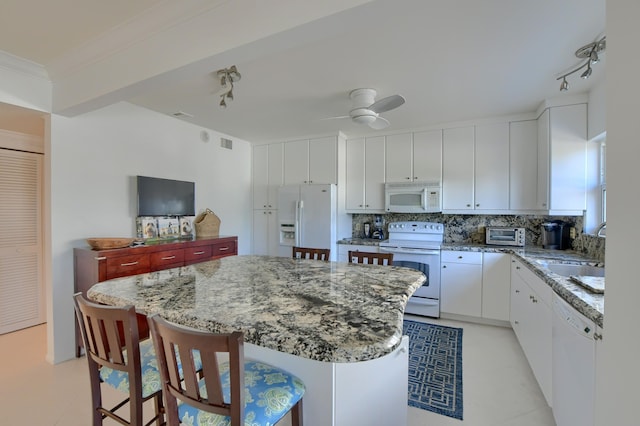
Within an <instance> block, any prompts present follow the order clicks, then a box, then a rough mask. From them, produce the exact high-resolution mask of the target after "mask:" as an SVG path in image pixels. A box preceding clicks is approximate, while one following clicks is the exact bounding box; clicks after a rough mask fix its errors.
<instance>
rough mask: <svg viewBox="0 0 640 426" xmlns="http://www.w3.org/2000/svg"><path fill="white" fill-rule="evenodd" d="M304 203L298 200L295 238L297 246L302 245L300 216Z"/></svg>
mask: <svg viewBox="0 0 640 426" xmlns="http://www.w3.org/2000/svg"><path fill="white" fill-rule="evenodd" d="M301 204H302V202H301V201H296V223H295V233H296V238H295V244H296V246H298V247H300V223H301V222H300V216H301V214H300V213H301V212H300V205H301Z"/></svg>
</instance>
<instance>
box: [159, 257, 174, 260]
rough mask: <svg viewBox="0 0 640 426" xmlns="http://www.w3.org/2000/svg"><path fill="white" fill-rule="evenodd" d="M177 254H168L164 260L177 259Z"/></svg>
mask: <svg viewBox="0 0 640 426" xmlns="http://www.w3.org/2000/svg"><path fill="white" fill-rule="evenodd" d="M175 258H176V257H175V256H167V257H163V258H162V260H171V259H175Z"/></svg>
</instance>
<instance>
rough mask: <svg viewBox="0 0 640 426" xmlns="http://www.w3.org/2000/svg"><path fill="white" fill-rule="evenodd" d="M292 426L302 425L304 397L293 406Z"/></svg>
mask: <svg viewBox="0 0 640 426" xmlns="http://www.w3.org/2000/svg"><path fill="white" fill-rule="evenodd" d="M291 426H302V399H300V400H299V401H298V402H297V403H296V405H294V406H293V407H292V408H291Z"/></svg>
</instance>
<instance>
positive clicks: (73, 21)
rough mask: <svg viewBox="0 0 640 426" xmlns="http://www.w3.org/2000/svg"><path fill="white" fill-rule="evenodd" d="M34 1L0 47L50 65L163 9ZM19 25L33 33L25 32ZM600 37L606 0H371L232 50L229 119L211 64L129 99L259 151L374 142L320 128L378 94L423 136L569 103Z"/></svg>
mask: <svg viewBox="0 0 640 426" xmlns="http://www.w3.org/2000/svg"><path fill="white" fill-rule="evenodd" d="M33 3H34V2H28V1H24V0H3V6H2V9H3V13H2V17H0V50H3V51H5V52H8V53H11V54H13V55H16V56H19V57H22V58H25V59H28V60H30V61H33V62H36V63H38V64H42V65H44V66H45V67H46V66H47V64H50V63H54V62H55V61H56V59H57V58H59V57H61V56H64V55H65V54H68V52H70V51H72V50H73V49H75V48H78V46H81V45H82V44H83V43H84V42H85V41H86V40H90V39H92V38H95V37H97V36H98V35H100V34H102V33H104V32H105V31H106V30H108V29H113V28H114V27H117V26H118V25H120V24H121V23H123V22H125V21H127V22H129V23H130V22H132V21H133V22H135V19H137V17H139V16H140V13H141V12H143V11H144V10H145V9H147V8H153V7H155V6H157V4H159V3H163V1H162V0H137V1H135V2H131V1H126V0H117V1H116V0H113V1H110V2H104V1H101V0H91V1H89V0H56V1H55V2H52V1H44V0H43V1H38V2H36V3H38V7H45V6H46V7H47V8H46V9H41V10H40V13H38V14H33V13H32V12H33V8H34V5H33ZM51 3H55V4H56V6H57V7H55V8H53V7H50V6H51ZM61 6H63V7H61ZM7 10H8V11H10V12H11V13H10V14H7V13H5V11H7ZM68 11H71V12H68ZM38 17H42V18H38ZM44 18H46V19H44ZM24 22H32V23H34V24H36V25H32V26H30V30H29V34H28V35H25V34H24V31H23V30H24ZM604 30H605V0H483V1H477V0H376V1H373V2H371V3H368V4H365V5H363V6H359V7H356V8H353V9H350V10H347V11H345V12H341V13H340V14H337V15H333V16H329V17H326V18H323V19H321V20H318V21H315V22H312V23H310V24H307V25H305V26H303V27H299V28H294V29H292V30H290V31H288V32H285V33H280V34H276V35H274V36H272V37H269V38H267V39H263V40H260V41H258V42H254V43H251V44H247V45H245V46H241V47H239V48H236V49H234V51H233V52H229V53H230V54H229V55H227V57H228V58H234V63H235V65H236V66H237V67H238V69H239V71H240V73H241V74H242V79H241V80H240V81H239V82H237V83H236V85H235V88H234V91H233V93H234V96H235V100H234V101H232V102H229V107H228V108H226V109H224V110H223V109H221V108H219V107H218V103H219V101H220V98H219V97H217V96H215V95H214V94H213V93H215V92H216V91H217V90H218V87H219V83H218V82H217V81H216V79H215V78H214V77H213V75H212V72H214V71H215V70H213V69H206V70H204V69H202V64H200V65H199V66H196V64H193V65H190V64H184V65H185V66H184V67H182V68H181V69H180V70H176V71H175V72H173V73H172V76H171V79H167V80H166V81H165V82H164V84H163V85H162V86H158V85H155V86H152V85H149V87H153V89H151V90H149V91H147V92H146V93H142V94H140V93H136V94H135V96H132V97H129V98H127V99H126V100H128V101H130V102H133V103H135V104H138V105H141V106H144V107H146V108H149V109H152V110H155V111H158V112H161V113H163V114H172V113H174V112H177V111H183V112H185V113H188V114H190V115H193V118H185V121H189V122H191V123H194V124H197V125H200V126H203V127H206V128H211V129H214V130H217V131H220V132H222V133H226V134H228V135H231V136H233V137H238V138H242V139H245V140H248V141H252V142H263V141H272V140H290V139H295V138H300V137H305V136H312V135H326V134H336V133H337V132H338V131H342V132H344V133H345V134H347V136H353V135H361V134H371V133H374V132H373V131H372V130H371V129H369V128H368V127H366V126H360V125H356V124H353V123H351V122H350V120H348V119H342V120H322V119H323V118H327V117H332V116H339V115H346V114H348V111H349V109H350V101H349V98H348V94H349V92H350V91H351V90H352V89H355V88H359V87H371V88H375V89H376V90H377V91H378V99H379V98H382V97H386V96H389V95H392V94H396V93H398V94H401V95H403V96H404V97H405V98H406V103H405V104H404V105H402V106H401V107H400V108H398V109H396V110H393V111H389V112H387V113H384V114H382V115H383V116H384V117H385V118H387V119H388V120H389V121H390V122H391V126H390V127H389V128H387V129H386V130H384V131H383V132H393V131H398V130H405V129H418V128H425V127H430V126H434V125H438V124H442V123H449V122H454V121H465V120H471V119H482V118H487V117H493V116H500V115H510V114H518V113H525V112H532V111H535V109H536V108H537V107H538V106H539V105H540V103H541V102H542V101H544V100H545V99H547V98H551V97H555V96H559V95H560V94H561V93H560V92H559V91H558V88H559V85H560V84H559V82H558V81H556V77H557V76H559V75H560V74H561V73H562V72H565V71H567V70H570V69H571V68H572V67H574V66H576V65H578V64H579V63H580V61H579V60H578V59H577V58H576V57H575V56H574V52H575V50H576V49H577V48H579V47H580V46H582V45H585V44H587V43H590V42H592V41H594V40H596V39H597V38H599V37H601V36H602V35H603V34H604ZM305 32H306V33H308V34H310V33H313V36H312V37H311V36H309V37H301V34H304V33H305ZM309 39H310V40H312V41H305V42H302V40H309ZM45 41H46V42H45ZM170 53H171V52H166V54H170ZM228 65H232V63H229V64H228ZM604 66H605V65H604V60H603V61H602V62H601V63H599V64H597V65H595V66H594V72H593V75H592V77H591V78H590V79H588V80H582V79H580V78H579V77H578V75H573V76H571V77H570V78H569V84H570V90H569V92H568V93H569V94H576V93H581V92H584V91H587V90H588V89H589V87H591V86H592V85H593V84H594V83H595V82H596V81H597V80H598V79H599V78H602V77H603V75H604ZM169 82H170V83H169ZM54 84H55V81H54ZM54 112H55V111H54Z"/></svg>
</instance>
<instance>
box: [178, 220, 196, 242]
mask: <svg viewBox="0 0 640 426" xmlns="http://www.w3.org/2000/svg"><path fill="white" fill-rule="evenodd" d="M194 219H195V216H180V236H181V237H183V238H184V237H193V220H194Z"/></svg>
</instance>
